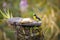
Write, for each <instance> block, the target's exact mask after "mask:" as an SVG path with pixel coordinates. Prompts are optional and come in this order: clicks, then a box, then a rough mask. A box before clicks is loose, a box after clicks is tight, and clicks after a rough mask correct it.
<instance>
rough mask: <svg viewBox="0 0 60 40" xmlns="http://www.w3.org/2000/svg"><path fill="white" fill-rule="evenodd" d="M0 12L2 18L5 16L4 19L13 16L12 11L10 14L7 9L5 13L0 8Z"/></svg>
mask: <svg viewBox="0 0 60 40" xmlns="http://www.w3.org/2000/svg"><path fill="white" fill-rule="evenodd" d="M0 13H1V15H2V16H3V18H6V19H9V18H12V17H13V16H12V13H11V14H10V13H9V10H7V12H6V13H4V12H2V11H1V10H0Z"/></svg>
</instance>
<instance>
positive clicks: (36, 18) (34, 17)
mask: <svg viewBox="0 0 60 40" xmlns="http://www.w3.org/2000/svg"><path fill="white" fill-rule="evenodd" d="M33 19H34V20H36V21H41V18H39V17H38V16H37V15H36V14H33Z"/></svg>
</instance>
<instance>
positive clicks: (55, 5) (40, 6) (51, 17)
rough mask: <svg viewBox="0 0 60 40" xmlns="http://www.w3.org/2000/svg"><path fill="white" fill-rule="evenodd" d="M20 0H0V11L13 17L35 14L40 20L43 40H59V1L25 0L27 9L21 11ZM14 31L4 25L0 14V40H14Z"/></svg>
mask: <svg viewBox="0 0 60 40" xmlns="http://www.w3.org/2000/svg"><path fill="white" fill-rule="evenodd" d="M20 2H21V0H0V10H2V11H3V12H6V10H7V9H9V12H10V13H12V15H13V17H31V18H32V17H33V13H36V14H37V16H39V17H40V18H41V19H42V25H41V27H42V31H43V32H44V37H45V38H44V39H45V40H60V0H27V5H28V8H26V9H24V10H26V11H21V6H20ZM14 36H15V35H14V30H13V28H12V27H8V26H7V24H6V23H4V19H3V16H2V15H1V14H0V40H15V37H14Z"/></svg>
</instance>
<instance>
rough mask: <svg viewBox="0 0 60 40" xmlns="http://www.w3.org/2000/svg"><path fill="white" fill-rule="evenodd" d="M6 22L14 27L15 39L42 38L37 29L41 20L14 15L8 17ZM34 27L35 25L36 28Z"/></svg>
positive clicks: (37, 39) (33, 39)
mask: <svg viewBox="0 0 60 40" xmlns="http://www.w3.org/2000/svg"><path fill="white" fill-rule="evenodd" d="M7 23H8V24H10V25H13V26H14V27H15V29H16V35H17V36H16V38H17V39H16V40H43V38H42V37H41V36H40V34H41V33H40V31H41V30H40V29H39V27H40V26H41V21H39V22H37V21H35V20H33V19H31V18H20V17H14V18H11V19H8V20H7ZM34 27H37V29H34ZM42 36H43V35H42Z"/></svg>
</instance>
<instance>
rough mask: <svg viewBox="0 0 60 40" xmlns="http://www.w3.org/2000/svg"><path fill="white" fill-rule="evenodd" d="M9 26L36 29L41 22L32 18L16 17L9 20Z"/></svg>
mask: <svg viewBox="0 0 60 40" xmlns="http://www.w3.org/2000/svg"><path fill="white" fill-rule="evenodd" d="M7 23H8V24H12V25H17V26H23V27H34V26H37V27H38V26H40V25H41V21H39V22H37V21H35V20H33V19H31V18H20V17H14V18H11V19H8V20H7Z"/></svg>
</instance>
